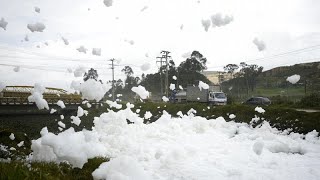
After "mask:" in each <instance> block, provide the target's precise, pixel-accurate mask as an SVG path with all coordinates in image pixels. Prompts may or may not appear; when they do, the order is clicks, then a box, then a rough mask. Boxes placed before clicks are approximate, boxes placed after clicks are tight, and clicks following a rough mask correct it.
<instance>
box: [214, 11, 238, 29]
mask: <svg viewBox="0 0 320 180" xmlns="http://www.w3.org/2000/svg"><path fill="white" fill-rule="evenodd" d="M232 21H233V16H228V15H226V16H224V17H223V16H222V14H221V13H217V14H214V15H212V16H211V22H212V27H221V26H225V25H227V24H229V23H231V22H232Z"/></svg>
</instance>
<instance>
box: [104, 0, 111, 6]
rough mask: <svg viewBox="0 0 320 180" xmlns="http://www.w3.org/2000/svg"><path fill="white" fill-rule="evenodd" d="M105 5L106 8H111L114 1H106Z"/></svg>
mask: <svg viewBox="0 0 320 180" xmlns="http://www.w3.org/2000/svg"><path fill="white" fill-rule="evenodd" d="M103 3H104V5H105V6H107V7H110V6H112V4H113V0H104V1H103Z"/></svg>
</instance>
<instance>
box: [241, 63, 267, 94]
mask: <svg viewBox="0 0 320 180" xmlns="http://www.w3.org/2000/svg"><path fill="white" fill-rule="evenodd" d="M240 66H241V70H240V72H241V74H242V75H243V77H244V78H245V80H246V85H247V94H249V89H250V90H251V91H253V90H254V88H255V86H256V79H257V77H258V76H259V74H261V73H262V70H263V67H262V66H258V65H256V64H251V65H249V64H247V63H245V62H241V63H240Z"/></svg>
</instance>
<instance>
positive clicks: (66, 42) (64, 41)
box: [61, 37, 69, 45]
mask: <svg viewBox="0 0 320 180" xmlns="http://www.w3.org/2000/svg"><path fill="white" fill-rule="evenodd" d="M61 39H62V41H63V43H64V45H69V41H68V39H66V38H65V37H61Z"/></svg>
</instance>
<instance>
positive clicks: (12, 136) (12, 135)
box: [9, 133, 15, 141]
mask: <svg viewBox="0 0 320 180" xmlns="http://www.w3.org/2000/svg"><path fill="white" fill-rule="evenodd" d="M9 138H10V139H11V140H12V141H13V140H14V139H15V137H14V134H13V133H11V134H10V136H9Z"/></svg>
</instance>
